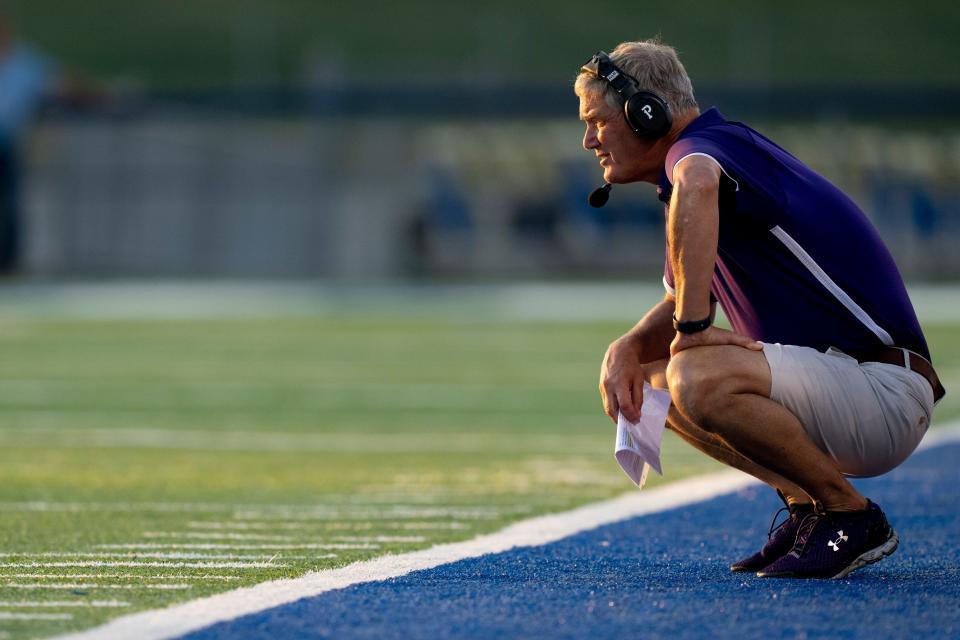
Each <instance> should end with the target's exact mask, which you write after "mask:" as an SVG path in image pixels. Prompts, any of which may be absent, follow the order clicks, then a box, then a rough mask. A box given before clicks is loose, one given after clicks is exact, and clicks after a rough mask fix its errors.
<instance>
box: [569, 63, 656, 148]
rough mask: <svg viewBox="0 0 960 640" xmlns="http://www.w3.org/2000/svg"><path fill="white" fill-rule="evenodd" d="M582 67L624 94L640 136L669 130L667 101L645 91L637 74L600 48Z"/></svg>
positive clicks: (628, 113) (652, 136)
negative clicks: (614, 60) (640, 85)
mask: <svg viewBox="0 0 960 640" xmlns="http://www.w3.org/2000/svg"><path fill="white" fill-rule="evenodd" d="M581 70H582V71H586V72H588V73H592V74H593V75H595V76H597V77H598V78H602V79H603V80H605V81H606V82H607V84H609V85H610V86H611V87H613V89H614V90H615V91H616V92H617V94H619V95H620V97H621V98H622V99H623V114H624V116H626V118H627V124H629V125H630V128H631V129H633V131H634V133H636V134H637V135H638V136H640V137H641V138H646V139H648V140H656V139H657V138H662V137H663V136H665V135H667V133H669V131H670V127H672V126H673V116H672V115H671V114H670V107H669V106H668V105H667V103H666V102H665V101H664V100H663V99H662V98H661V97H660V96H658V95H656V94H653V93H650V92H649V91H641V90H640V89H639V88H638V86H637V85H638V84H639V83H638V82H637V80H636V78H634V77H633V76H631V75H629V74H628V73H626V72H625V71H623V69H621V68H620V67H618V66H617V65H615V64H614V63H613V60H611V59H610V56H609V55H607V54H606V52H604V51H598V52H597V53H596V54H594V55H593V57H592V58H590V60H589V61H588V62H587V63H586V64H584V65H583V66H582V67H581Z"/></svg>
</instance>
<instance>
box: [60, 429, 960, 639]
mask: <svg viewBox="0 0 960 640" xmlns="http://www.w3.org/2000/svg"><path fill="white" fill-rule="evenodd" d="M948 442H960V422H954V423H951V424H949V425H946V426H944V427H939V428H937V429H935V430H933V431H931V433H930V434H929V435H928V436H927V438H925V439H924V442H923V444H922V445H921V448H924V449H926V448H929V447H932V446H937V445H940V444H944V443H948ZM756 483H757V481H756V480H754V479H753V478H750V477H748V476H745V475H743V474H741V473H738V472H735V471H725V472H721V473H717V474H711V475H708V476H701V477H696V478H689V479H686V480H680V481H678V482H674V483H671V484H668V485H666V486H663V487H659V488H657V489H653V490H650V491H635V492H630V493H627V494H624V495H622V496H620V497H618V498H614V499H612V500H606V501H604V502H599V503H595V504H590V505H586V506H583V507H580V508H577V509H573V510H571V511H566V512H563V513H557V514H551V515H547V516H540V517H537V518H531V519H528V520H523V521H520V522H516V523H514V524H512V525H509V526H508V527H506V528H504V529H502V530H501V531H499V532H497V533H493V534H488V535H482V536H479V537H476V538H473V539H472V540H467V541H465V542H457V543H451V544H443V545H438V546H435V547H431V548H429V549H424V550H421V551H414V552H412V553H404V554H398V555H388V556H383V557H380V558H374V559H372V560H365V561H361V562H355V563H353V564H350V565H347V566H345V567H341V568H339V569H330V570H326V571H316V572H311V573H308V574H306V575H304V576H301V577H299V578H292V579H286V580H273V581H270V582H263V583H261V584H258V585H255V586H253V587H244V588H240V589H234V590H232V591H227V592H224V593H220V594H217V595H214V596H209V597H205V598H200V599H198V600H193V601H190V602H186V603H183V604H179V605H173V606H171V607H168V608H166V609H159V610H155V611H145V612H141V613H135V614H131V615H128V616H123V617H120V618H117V619H115V620H112V621H110V622H108V623H106V624H104V625H102V626H100V627H96V628H94V629H89V630H87V631H81V632H78V633H73V634H68V635H65V636H60V637H59V638H60V640H123V639H127V638H129V639H130V640H161V639H165V638H174V637H177V636H180V635H183V634H185V633H189V632H190V631H194V630H197V629H202V628H204V627H207V626H210V625H212V624H215V623H217V622H222V621H225V620H232V619H234V618H237V617H240V616H243V615H248V614H251V613H256V612H258V611H264V610H266V609H271V608H273V607H276V606H279V605H282V604H287V603H289V602H294V601H296V600H300V599H301V598H306V597H311V596H316V595H319V594H321V593H325V592H328V591H333V590H335V589H343V588H346V587H348V586H351V585H355V584H360V583H364V582H375V581H380V580H386V579H389V578H396V577H399V576H403V575H406V574H408V573H411V572H413V571H420V570H424V569H431V568H433V567H436V566H439V565H442V564H448V563H452V562H457V561H460V560H465V559H467V558H476V557H479V556H482V555H487V554H491V553H500V552H503V551H508V550H510V549H514V548H516V547H530V546H540V545H545V544H549V543H551V542H556V541H557V540H561V539H563V538H566V537H569V536H572V535H575V534H577V533H581V532H583V531H588V530H591V529H595V528H597V527H600V526H603V525H606V524H611V523H614V522H619V521H622V520H627V519H629V518H634V517H637V516H641V515H647V514H651V513H656V512H659V511H665V510H667V509H674V508H677V507H681V506H684V505H688V504H693V503H696V502H702V501H704V500H709V499H710V498H714V497H717V496H720V495H724V494H727V493H731V492H733V491H737V490H739V489H742V488H744V487H747V486H749V485H753V484H756Z"/></svg>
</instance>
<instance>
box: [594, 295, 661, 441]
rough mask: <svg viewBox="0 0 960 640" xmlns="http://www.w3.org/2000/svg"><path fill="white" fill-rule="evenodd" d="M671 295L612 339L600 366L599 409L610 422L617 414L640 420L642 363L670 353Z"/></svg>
mask: <svg viewBox="0 0 960 640" xmlns="http://www.w3.org/2000/svg"><path fill="white" fill-rule="evenodd" d="M673 310H674V298H673V296H671V295H669V294H667V295H666V297H664V299H663V300H662V301H661V302H659V303H657V304H656V305H654V306H653V308H651V309H650V311H648V312H647V313H646V315H645V316H643V318H642V319H641V320H640V322H638V323H637V324H636V326H634V327H633V328H632V329H630V331H628V332H627V333H625V334H624V335H623V336H622V337H620V338H618V339H617V340H616V341H614V342H613V343H612V344H611V345H610V346H609V347H608V348H607V353H606V355H605V356H604V357H603V364H602V365H601V367H600V397H601V398H602V399H603V410H604V412H605V413H606V414H607V415H608V416H610V419H611V420H613V421H614V422H616V421H617V414H618V413H620V412H623V415H624V416H625V417H626V418H627V420H630V421H631V422H636V421H638V420H639V419H640V406H641V405H642V404H643V381H644V378H645V376H644V368H643V365H644V364H645V363H648V362H654V361H656V360H663V359H664V358H667V357H669V355H670V341H671V340H673V336H674V333H675V332H674V330H673Z"/></svg>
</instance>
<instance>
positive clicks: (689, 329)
mask: <svg viewBox="0 0 960 640" xmlns="http://www.w3.org/2000/svg"><path fill="white" fill-rule="evenodd" d="M711 324H712V323H711V322H710V316H707V317H706V318H704V319H703V320H685V321H683V322H680V321H679V320H677V314H673V328H674V329H676V330H677V331H679V332H680V333H700V332H701V331H704V330H706V329H707V328H708V327H709V326H710V325H711Z"/></svg>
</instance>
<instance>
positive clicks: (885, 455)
mask: <svg viewBox="0 0 960 640" xmlns="http://www.w3.org/2000/svg"><path fill="white" fill-rule="evenodd" d="M763 354H764V355H765V356H766V358H767V362H768V363H769V365H770V374H771V377H772V386H771V388H770V398H771V399H772V400H774V401H775V402H777V403H779V404H782V405H783V406H784V407H786V408H787V409H789V410H790V412H791V413H793V414H794V415H795V416H797V418H799V420H800V422H801V424H803V427H804V429H806V431H807V433H808V434H809V435H810V438H811V439H812V440H813V442H814V443H815V444H816V445H817V446H818V447H820V448H821V449H822V450H823V451H825V452H826V453H827V454H828V455H830V456H831V457H833V459H834V460H836V461H837V463H838V464H839V467H840V471H842V472H843V474H844V475H848V476H855V477H867V476H876V475H880V474H881V473H886V472H887V471H890V470H891V469H893V468H894V467H896V466H897V465H899V464H900V463H901V462H903V461H904V460H906V459H907V456H909V455H910V454H911V453H913V450H914V449H916V448H917V445H918V444H920V440H921V439H922V438H923V435H924V434H925V433H926V432H927V426H928V425H929V424H930V417H931V414H932V413H933V390H932V389H931V388H930V384H929V383H928V382H927V380H926V378H924V377H923V376H921V375H920V374H919V373H916V372H914V371H910V370H909V369H905V368H903V367H898V366H896V365H892V364H883V363H879V362H866V363H864V364H860V363H859V362H857V361H856V360H855V359H854V358H851V357H850V356H848V355H846V354H845V353H843V352H842V351H837V350H836V349H832V348H831V349H829V350H827V352H826V353H821V352H820V351H817V350H816V349H811V348H810V347H797V346H792V345H782V344H768V343H764V344H763Z"/></svg>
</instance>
